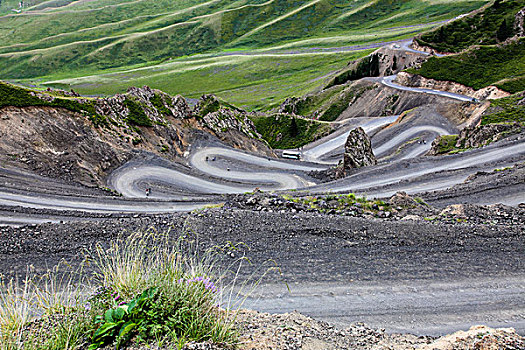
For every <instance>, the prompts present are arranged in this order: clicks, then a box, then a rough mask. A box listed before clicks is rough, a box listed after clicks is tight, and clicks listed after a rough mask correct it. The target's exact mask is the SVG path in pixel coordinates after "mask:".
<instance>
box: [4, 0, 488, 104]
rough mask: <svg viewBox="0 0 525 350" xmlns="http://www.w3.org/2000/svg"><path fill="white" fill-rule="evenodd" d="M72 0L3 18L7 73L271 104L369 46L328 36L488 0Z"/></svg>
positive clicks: (405, 28) (375, 29)
mask: <svg viewBox="0 0 525 350" xmlns="http://www.w3.org/2000/svg"><path fill="white" fill-rule="evenodd" d="M3 1H4V2H5V1H10V2H13V1H14V0H3ZM31 1H33V0H31ZM34 1H41V0H34ZM69 2H70V0H50V1H46V3H45V4H42V6H45V7H49V8H47V9H46V11H40V12H38V11H27V12H25V13H24V14H21V15H15V16H9V17H6V18H4V21H3V22H2V27H1V28H0V75H1V76H3V77H4V78H6V79H19V82H20V81H23V82H27V83H31V82H32V81H40V82H45V83H49V84H50V85H46V86H54V87H58V86H63V87H67V88H68V89H69V88H71V87H74V88H75V90H78V91H79V92H81V93H83V94H87V95H92V94H96V95H109V94H114V93H117V92H124V91H126V89H127V87H129V86H132V85H134V86H142V85H148V86H152V87H154V88H158V89H161V90H163V91H166V92H168V93H170V94H183V95H184V96H187V97H191V98H198V97H199V96H201V95H202V94H205V93H214V94H217V95H219V96H221V97H222V98H224V99H226V100H228V101H232V102H233V103H235V104H236V105H238V106H242V107H243V108H249V109H251V110H268V109H271V108H272V107H274V106H276V105H279V104H280V103H281V102H282V101H283V100H284V99H285V98H287V97H289V96H292V95H296V96H300V95H303V94H306V93H308V92H312V91H314V90H315V89H316V88H318V87H322V86H325V85H326V84H327V82H328V81H330V79H331V78H332V77H333V72H335V71H337V70H340V69H341V67H342V66H344V65H345V64H346V63H347V62H348V61H351V60H355V59H357V58H359V57H363V56H364V55H366V54H367V53H368V52H369V51H370V50H367V52H362V53H358V54H356V53H349V52H333V51H331V52H325V51H323V50H319V48H335V47H347V46H353V45H360V44H370V43H379V42H387V41H391V40H398V39H404V38H409V37H412V36H413V35H414V32H418V31H424V30H425V29H428V28H433V27H435V26H436V23H435V22H436V21H441V20H445V19H449V18H452V17H453V16H456V15H459V14H461V13H465V12H468V11H471V10H473V9H475V8H479V7H480V6H482V5H483V4H485V3H487V0H458V1H454V2H451V1H449V0H436V1H432V2H428V1H419V0H402V1H392V0H379V1H376V0H374V1H371V0H356V1H345V0H320V1H306V2H305V1H299V0H293V1H290V0H272V1H262V0H250V1H244V0H243V1H238V0H220V1H205V2H203V1H200V0H184V1H170V0H156V1H154V2H151V1H150V2H145V1H129V2H125V3H122V2H119V3H118V6H114V5H115V1H114V0H94V1H89V2H85V1H74V2H71V3H70V4H69V5H68V6H67V8H62V7H61V6H63V5H65V3H69ZM42 8H44V7H36V8H32V10H36V9H42ZM20 28H23V30H19V29H20ZM174 42H176V43H177V45H172V43H174ZM296 50H298V52H296ZM372 51H373V50H372ZM245 52H246V53H249V54H250V55H244V53H245ZM290 52H293V53H294V54H290ZM295 53H299V54H298V55H295ZM265 55H267V56H265ZM78 78H86V79H87V80H83V81H82V82H80V80H77V79H78Z"/></svg>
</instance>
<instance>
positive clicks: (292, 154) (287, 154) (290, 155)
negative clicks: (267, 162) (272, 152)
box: [281, 151, 301, 160]
mask: <svg viewBox="0 0 525 350" xmlns="http://www.w3.org/2000/svg"><path fill="white" fill-rule="evenodd" d="M281 157H283V158H287V159H295V160H301V152H297V151H283V153H282V155H281Z"/></svg>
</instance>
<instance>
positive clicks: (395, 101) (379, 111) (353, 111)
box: [338, 80, 457, 120]
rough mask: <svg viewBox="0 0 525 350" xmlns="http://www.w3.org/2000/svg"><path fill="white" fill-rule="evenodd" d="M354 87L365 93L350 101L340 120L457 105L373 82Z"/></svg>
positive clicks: (448, 100) (360, 83)
mask: <svg viewBox="0 0 525 350" xmlns="http://www.w3.org/2000/svg"><path fill="white" fill-rule="evenodd" d="M352 86H354V87H356V88H357V87H359V88H361V89H363V91H364V92H363V93H362V94H361V95H360V96H359V97H358V98H356V99H354V100H352V101H350V103H349V105H348V108H346V109H345V110H344V111H343V112H342V113H341V115H340V116H339V118H338V120H344V119H349V118H359V117H378V116H388V115H399V114H401V113H403V112H405V111H407V110H410V109H413V108H416V107H420V106H424V105H440V106H441V105H442V106H445V105H447V106H448V105H456V104H457V102H455V101H451V100H450V99H447V98H444V97H440V96H435V95H428V94H414V93H412V92H409V91H399V90H396V89H393V88H389V87H386V86H384V85H382V84H380V83H378V82H375V81H373V80H361V81H358V82H355V83H353V84H352Z"/></svg>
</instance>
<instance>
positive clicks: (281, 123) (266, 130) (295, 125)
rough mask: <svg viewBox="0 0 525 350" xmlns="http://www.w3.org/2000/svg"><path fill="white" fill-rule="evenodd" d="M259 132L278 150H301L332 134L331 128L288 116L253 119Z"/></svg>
mask: <svg viewBox="0 0 525 350" xmlns="http://www.w3.org/2000/svg"><path fill="white" fill-rule="evenodd" d="M251 119H252V121H253V123H254V124H255V128H256V129H257V132H258V133H259V134H261V136H262V138H263V139H264V140H266V141H267V142H268V144H269V145H270V147H272V148H277V149H289V148H299V147H302V146H304V145H306V144H308V143H310V142H312V141H315V140H317V139H318V138H321V137H323V136H325V135H327V134H329V133H330V129H331V128H330V126H329V125H327V124H323V123H319V122H317V121H315V120H306V119H303V118H297V117H294V116H290V115H287V114H274V115H269V116H258V117H253V118H251Z"/></svg>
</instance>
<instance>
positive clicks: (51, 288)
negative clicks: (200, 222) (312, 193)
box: [0, 231, 254, 350]
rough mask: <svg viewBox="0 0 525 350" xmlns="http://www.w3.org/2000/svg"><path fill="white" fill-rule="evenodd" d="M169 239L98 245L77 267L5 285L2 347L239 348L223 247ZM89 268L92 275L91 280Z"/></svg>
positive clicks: (0, 301)
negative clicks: (220, 263)
mask: <svg viewBox="0 0 525 350" xmlns="http://www.w3.org/2000/svg"><path fill="white" fill-rule="evenodd" d="M170 236H171V235H170V234H169V233H165V234H158V233H156V232H155V231H148V232H138V233H135V234H131V235H127V236H126V235H123V236H121V237H120V238H118V239H116V240H114V241H112V242H111V243H110V244H109V247H107V248H106V247H104V246H102V245H97V246H95V248H94V249H93V250H92V253H90V254H89V255H88V256H87V259H86V261H85V263H84V264H83V265H82V266H81V267H79V268H78V269H73V268H71V267H70V266H68V265H62V266H59V267H57V268H55V269H52V270H50V271H49V272H48V273H47V274H45V275H44V276H40V277H38V276H35V274H34V273H33V272H31V271H28V273H27V277H26V279H25V280H24V281H23V282H21V283H16V282H15V281H11V282H9V283H6V282H5V281H4V282H1V283H0V350H13V349H24V350H40V349H42V350H43V349H51V350H53V349H56V350H59V349H88V348H90V349H96V348H99V347H102V346H106V345H112V344H113V345H117V346H125V345H126V344H129V343H133V344H135V343H144V344H149V345H152V344H153V345H159V344H160V345H167V346H170V347H173V348H179V349H180V348H181V347H182V346H183V345H184V344H185V343H187V342H189V341H197V342H200V341H212V342H214V343H220V344H225V345H229V346H235V344H236V343H237V333H236V331H235V328H234V322H235V315H236V307H238V306H239V305H240V304H239V303H242V301H239V298H238V297H237V295H238V294H236V293H237V292H234V291H233V290H234V289H233V288H232V284H235V278H233V279H232V278H231V277H229V276H231V275H233V276H235V275H236V274H237V273H238V271H237V270H236V269H235V268H232V266H233V265H232V266H230V267H227V268H225V269H224V270H223V271H222V272H221V271H220V270H219V269H218V268H217V266H216V262H217V258H218V255H217V254H216V253H214V252H217V251H219V252H220V251H221V250H214V251H211V250H210V251H206V252H203V253H199V250H198V249H197V248H196V244H195V243H192V242H191V241H190V240H189V239H188V238H187V237H186V238H182V237H179V238H177V239H170ZM232 248H235V247H233V246H231V247H223V248H221V249H225V250H228V249H232ZM221 254H222V253H221ZM242 261H243V259H242V258H241V259H238V260H236V263H235V264H237V267H236V268H237V269H238V268H240V266H241V265H242ZM85 267H89V268H92V269H94V271H95V272H94V273H93V274H91V275H88V274H87V273H86V272H85V269H84V268H85ZM64 268H65V270H64ZM227 274H228V275H229V276H228V281H229V282H227V281H226V276H227ZM232 280H233V282H232ZM250 286H251V287H253V286H254V284H250ZM243 287H246V286H245V285H241V286H240V288H239V285H237V286H236V288H235V290H237V291H239V289H241V290H245V289H246V288H243ZM242 292H243V294H244V291H242Z"/></svg>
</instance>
